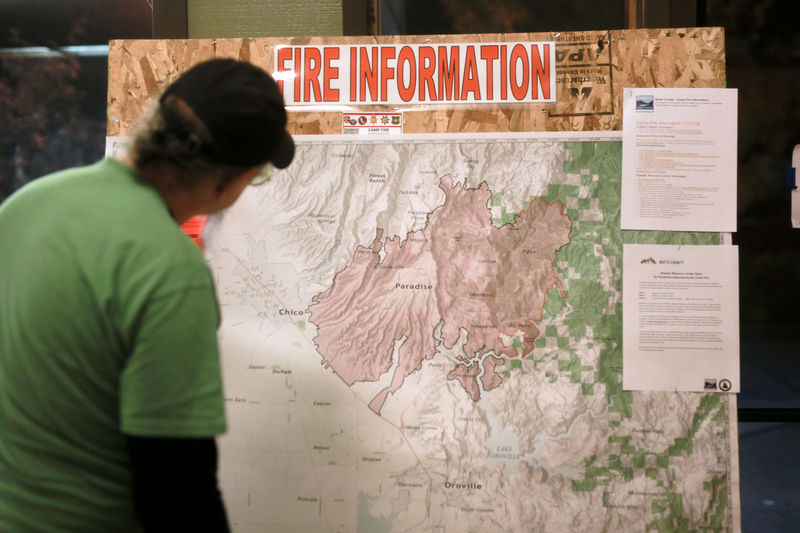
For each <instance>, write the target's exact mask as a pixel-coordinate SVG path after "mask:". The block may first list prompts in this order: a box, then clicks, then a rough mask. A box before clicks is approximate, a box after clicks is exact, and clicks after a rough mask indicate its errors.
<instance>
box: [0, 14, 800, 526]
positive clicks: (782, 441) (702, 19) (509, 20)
mask: <svg viewBox="0 0 800 533" xmlns="http://www.w3.org/2000/svg"><path fill="white" fill-rule="evenodd" d="M625 3H626V2H625V0H616V1H615V0H583V1H582V0H569V1H566V0H562V1H559V2H534V1H532V0H530V1H523V0H382V1H381V2H380V22H379V25H380V28H381V32H382V33H384V34H442V33H482V32H535V31H572V30H593V29H619V28H624V27H626V21H625V11H624V9H625ZM653 3H655V2H651V4H653ZM662 3H666V0H665V1H664V2H662ZM671 4H676V5H677V4H691V5H692V6H696V9H694V8H693V9H694V12H693V14H694V23H693V24H689V25H694V26H722V27H724V28H725V39H726V63H727V86H728V87H735V88H737V89H738V90H739V129H738V139H739V141H738V142H739V146H738V185H737V188H738V231H737V232H736V233H735V234H734V236H733V238H734V243H735V244H738V245H739V253H740V327H741V339H740V340H741V375H742V393H741V394H740V395H739V407H740V421H741V422H740V424H739V428H740V463H741V465H740V469H741V478H742V506H743V529H744V531H745V532H758V533H761V532H766V533H769V532H781V533H782V532H789V531H800V526H798V524H800V505H798V503H797V502H800V481H798V479H799V478H800V466H799V465H798V462H799V461H798V458H797V452H798V450H799V449H800V423H799V422H798V417H797V413H798V409H800V334H798V333H800V311H798V305H800V229H796V230H795V229H792V228H791V223H790V219H789V213H790V195H789V191H788V190H787V189H786V188H785V184H784V183H785V182H784V176H785V170H786V167H787V166H789V165H790V164H791V153H792V148H793V146H794V145H795V144H800V106H798V105H797V104H796V98H795V97H796V95H797V94H800V32H799V31H798V27H800V25H798V19H797V17H796V15H795V11H796V0H792V1H790V0H727V1H726V0H705V1H703V0H700V1H696V2H686V1H685V0H671ZM673 25H676V24H672V23H671V21H670V20H669V17H666V20H665V22H664V23H663V24H659V25H657V26H652V27H668V26H673ZM152 32H153V25H152V8H151V0H116V1H108V0H0V48H2V49H3V50H2V51H0V202H2V201H3V200H4V199H5V198H6V197H7V196H8V195H9V194H11V192H12V191H13V190H15V189H17V188H18V187H20V186H21V185H22V184H24V183H26V182H28V181H30V180H32V179H35V178H36V177H38V176H41V175H42V174H45V173H48V172H51V171H54V170H57V169H60V168H64V167H67V166H74V165H79V164H85V163H90V162H93V161H95V160H97V159H99V158H100V157H102V155H103V150H104V143H105V114H106V101H107V98H106V91H107V79H106V76H107V57H105V56H103V55H100V56H94V57H87V56H84V55H71V54H66V55H63V56H61V57H51V58H34V57H29V56H19V55H18V54H15V53H12V51H11V50H9V49H11V48H16V47H21V46H25V47H29V46H46V47H51V48H56V49H57V48H58V47H63V46H65V45H106V44H107V43H108V41H109V40H110V39H123V38H150V37H152ZM0 253H2V250H0Z"/></svg>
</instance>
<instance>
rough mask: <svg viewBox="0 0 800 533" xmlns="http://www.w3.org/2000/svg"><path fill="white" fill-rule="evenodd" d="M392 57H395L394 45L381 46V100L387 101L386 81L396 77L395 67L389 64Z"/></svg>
mask: <svg viewBox="0 0 800 533" xmlns="http://www.w3.org/2000/svg"><path fill="white" fill-rule="evenodd" d="M390 59H394V46H381V92H380V99H381V102H385V101H386V83H387V82H388V81H389V80H391V79H394V69H391V68H389V65H388V62H389V60H390Z"/></svg>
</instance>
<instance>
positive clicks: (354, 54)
mask: <svg viewBox="0 0 800 533" xmlns="http://www.w3.org/2000/svg"><path fill="white" fill-rule="evenodd" d="M357 72H358V48H356V47H355V46H352V47H351V48H350V101H351V102H355V101H356V87H358V75H357Z"/></svg>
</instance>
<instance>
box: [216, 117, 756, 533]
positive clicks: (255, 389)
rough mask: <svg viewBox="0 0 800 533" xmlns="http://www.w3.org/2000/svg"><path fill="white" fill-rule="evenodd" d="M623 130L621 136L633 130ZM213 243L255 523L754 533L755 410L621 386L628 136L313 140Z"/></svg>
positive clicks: (307, 527)
mask: <svg viewBox="0 0 800 533" xmlns="http://www.w3.org/2000/svg"><path fill="white" fill-rule="evenodd" d="M617 135H618V134H617ZM297 141H298V147H297V155H296V157H295V161H294V162H293V163H292V165H291V166H290V167H289V168H288V169H286V170H284V171H281V172H279V173H278V174H276V176H275V177H274V178H273V180H272V181H271V182H270V183H268V184H266V185H262V186H259V187H250V188H248V189H247V191H246V192H245V194H244V195H243V196H242V197H241V198H240V199H239V201H238V202H237V203H236V204H235V205H234V206H233V207H232V208H231V209H229V210H228V211H226V212H224V213H222V214H220V215H216V216H214V217H212V218H211V219H210V221H209V224H208V225H207V227H206V232H205V235H204V239H205V247H206V255H207V258H208V260H209V262H210V264H211V267H212V271H213V273H214V276H215V282H216V284H217V292H218V295H219V303H220V308H221V311H222V316H223V322H222V326H221V328H220V342H221V347H222V363H223V376H224V383H225V393H226V407H227V414H228V433H227V434H226V435H225V436H224V437H222V438H221V439H220V461H221V463H220V479H221V487H222V491H223V497H224V499H225V501H226V505H227V508H228V513H229V519H230V521H231V524H232V527H233V530H234V531H236V532H247V533H251V532H252V533H255V532H259V533H264V532H266V533H277V532H282V533H285V532H290V533H291V532H298V533H299V532H304V533H305V532H311V533H316V532H319V533H323V532H324V533H390V532H442V533H444V532H486V531H510V532H538V531H552V532H562V531H563V532H567V531H569V532H596V531H614V532H620V531H623V532H627V531H631V532H640V531H641V532H646V531H657V532H673V531H674V532H678V531H686V532H690V531H691V532H694V531H732V532H737V531H739V530H740V527H741V526H740V506H739V481H738V463H737V457H738V449H737V433H736V416H735V414H736V405H735V396H733V395H725V394H718V393H708V394H705V393H673V392H631V391H624V390H623V389H622V381H621V376H622V345H621V343H622V312H623V310H622V305H621V302H622V297H621V296H622V281H621V280H622V276H621V271H620V269H621V265H622V261H621V257H622V245H623V243H656V244H657V243H670V244H718V243H719V242H720V235H719V234H709V233H705V234H696V233H673V232H652V231H651V232H633V231H625V232H623V231H620V229H619V211H620V169H621V153H622V144H621V141H620V139H619V137H618V136H615V135H601V134H599V133H597V132H594V133H581V134H566V133H564V134H558V135H557V134H547V135H542V134H514V135H513V136H512V135H507V134H506V135H504V134H496V135H481V136H479V135H467V134H459V135H441V136H434V135H428V136H412V137H405V136H403V137H395V138H388V137H383V138H380V137H379V138H376V139H363V138H361V136H359V138H358V139H356V138H355V136H351V137H347V138H346V137H343V136H326V137H323V136H298V137H297Z"/></svg>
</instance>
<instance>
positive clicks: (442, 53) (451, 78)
mask: <svg viewBox="0 0 800 533" xmlns="http://www.w3.org/2000/svg"><path fill="white" fill-rule="evenodd" d="M459 55H460V54H459V49H458V46H451V47H450V61H449V62H448V61H447V47H446V46H440V47H439V100H452V99H453V98H455V99H456V100H458V65H459Z"/></svg>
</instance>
